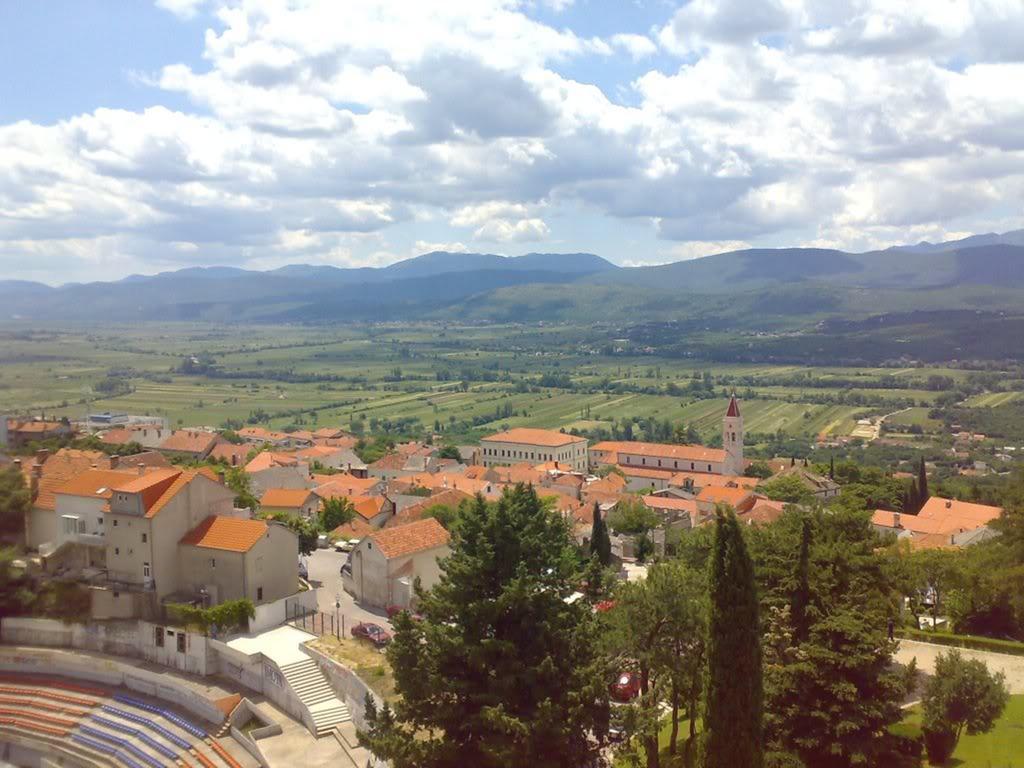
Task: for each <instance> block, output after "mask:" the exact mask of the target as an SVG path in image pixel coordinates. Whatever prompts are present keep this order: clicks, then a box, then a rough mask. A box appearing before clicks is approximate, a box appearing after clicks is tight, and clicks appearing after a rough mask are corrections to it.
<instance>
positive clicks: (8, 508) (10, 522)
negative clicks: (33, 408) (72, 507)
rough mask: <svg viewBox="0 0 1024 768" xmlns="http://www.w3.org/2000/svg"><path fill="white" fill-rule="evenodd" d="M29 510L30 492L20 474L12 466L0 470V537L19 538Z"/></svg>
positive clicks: (30, 502) (23, 531)
mask: <svg viewBox="0 0 1024 768" xmlns="http://www.w3.org/2000/svg"><path fill="white" fill-rule="evenodd" d="M0 418H3V417H0ZM31 508H32V492H31V491H30V490H29V488H28V487H27V486H26V485H25V478H24V476H23V475H22V474H21V472H19V471H18V469H17V468H16V467H14V466H13V465H12V466H10V467H6V468H4V469H2V470H0V536H3V537H5V538H11V537H17V538H21V536H22V535H23V534H24V533H25V515H27V514H28V513H29V510H30V509H31Z"/></svg>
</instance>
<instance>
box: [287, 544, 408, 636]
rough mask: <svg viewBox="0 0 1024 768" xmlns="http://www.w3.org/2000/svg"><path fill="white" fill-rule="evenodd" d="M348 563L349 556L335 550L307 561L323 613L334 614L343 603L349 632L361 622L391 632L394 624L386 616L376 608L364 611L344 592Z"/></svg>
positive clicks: (316, 553) (320, 552)
mask: <svg viewBox="0 0 1024 768" xmlns="http://www.w3.org/2000/svg"><path fill="white" fill-rule="evenodd" d="M346 560H348V553H347V552H335V551H334V549H318V550H316V551H315V552H314V553H313V554H311V555H310V556H309V557H308V558H307V559H306V567H307V568H308V569H309V582H310V584H312V585H313V586H314V587H316V586H319V587H320V591H319V592H318V597H317V599H318V601H319V603H320V610H321V611H323V612H324V613H328V614H333V613H334V612H335V600H337V601H338V602H340V603H341V607H340V608H338V609H337V610H338V613H339V614H340V615H342V616H344V617H345V626H346V628H348V627H351V626H352V625H353V624H357V623H359V622H361V621H370V622H373V623H374V624H379V625H380V626H382V627H384V629H386V630H388V631H389V632H390V631H391V622H389V621H388V617H387V614H386V613H385V612H384V611H382V610H377V609H376V608H372V609H371V608H364V607H363V606H361V605H358V604H357V603H356V601H355V600H354V599H353V597H352V595H350V594H349V593H348V592H346V591H345V590H344V589H342V588H341V566H342V565H344V564H345V561H346Z"/></svg>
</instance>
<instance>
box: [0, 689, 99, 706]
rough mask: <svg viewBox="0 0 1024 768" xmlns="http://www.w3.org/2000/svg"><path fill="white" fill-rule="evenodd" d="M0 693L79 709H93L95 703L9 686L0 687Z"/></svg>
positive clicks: (91, 700) (73, 697)
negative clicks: (62, 703)
mask: <svg viewBox="0 0 1024 768" xmlns="http://www.w3.org/2000/svg"><path fill="white" fill-rule="evenodd" d="M0 693H11V694H17V695H19V696H39V697H41V698H44V699H50V700H52V701H63V702H64V703H66V704H74V705H76V706H79V707H90V708H91V707H95V706H96V704H97V702H96V701H95V700H93V699H82V698H78V697H75V696H66V695H64V694H63V693H55V692H53V691H44V690H41V689H39V688H21V687H15V686H11V685H0Z"/></svg>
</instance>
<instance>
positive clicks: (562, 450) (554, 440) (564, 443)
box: [480, 427, 590, 472]
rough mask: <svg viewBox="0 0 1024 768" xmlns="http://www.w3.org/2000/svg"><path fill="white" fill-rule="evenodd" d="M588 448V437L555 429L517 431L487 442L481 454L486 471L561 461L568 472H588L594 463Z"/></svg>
mask: <svg viewBox="0 0 1024 768" xmlns="http://www.w3.org/2000/svg"><path fill="white" fill-rule="evenodd" d="M587 445H588V441H587V438H585V437H579V436H577V435H570V434H566V433H565V432H557V431H555V430H551V429H529V428H527V427H517V428H515V429H510V430H508V431H507V432H499V433H498V434H496V435H490V436H489V437H485V438H483V439H482V440H481V441H480V453H481V458H482V460H483V464H484V466H485V467H496V466H509V465H512V464H520V463H522V462H524V461H525V462H530V463H531V464H541V463H546V462H554V461H557V462H558V463H559V464H562V465H564V466H565V468H566V469H570V470H574V471H576V472H586V471H587V465H588V464H589V461H590V460H589V455H588V452H587Z"/></svg>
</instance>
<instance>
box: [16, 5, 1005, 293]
mask: <svg viewBox="0 0 1024 768" xmlns="http://www.w3.org/2000/svg"><path fill="white" fill-rule="evenodd" d="M540 2H541V0H450V2H446V3H422V2H419V1H418V0H387V1H386V2H385V0H376V1H371V0H368V1H367V2H361V3H337V2H334V0H295V2H291V3H281V2H278V0H246V2H244V3H240V4H236V3H234V2H228V0H208V2H206V3H205V4H204V3H200V2H191V1H190V0H163V1H162V2H161V3H160V5H161V7H164V8H166V9H167V10H169V11H171V12H173V13H175V14H176V15H178V16H180V17H182V18H187V17H194V15H195V14H196V13H198V12H199V11H200V10H202V11H203V12H206V11H209V12H210V14H211V18H212V19H213V20H212V21H211V23H210V25H209V26H210V27H211V29H210V30H209V31H208V32H207V34H206V37H205V39H204V41H203V42H204V45H205V47H204V51H203V58H202V60H201V62H192V63H178V62H174V61H169V62H166V65H165V66H163V67H162V68H161V69H160V70H159V72H158V73H156V74H155V75H154V76H153V77H152V78H149V77H148V76H146V77H142V76H140V77H138V78H136V84H137V86H138V87H147V88H154V89H157V90H154V91H153V92H152V93H153V94H154V95H155V96H157V97H158V96H159V89H163V90H164V91H167V92H170V93H174V94H176V95H179V96H182V97H184V99H185V101H184V102H183V103H186V104H189V105H190V106H188V107H187V108H184V109H182V110H181V111H175V110H172V109H169V108H167V107H161V106H155V107H150V108H148V109H142V110H137V111H132V110H126V109H109V108H103V107H102V106H101V105H97V108H96V109H94V110H92V111H90V112H87V113H84V114H79V115H75V116H71V117H68V118H67V119H64V120H61V121H58V122H56V123H54V124H51V125H40V124H34V123H31V122H28V121H21V122H14V123H10V124H7V125H0V242H3V243H5V244H6V245H5V248H6V250H4V251H3V252H4V254H5V255H4V256H2V257H0V267H2V268H3V271H4V273H5V274H11V275H13V274H16V273H19V272H22V273H23V272H27V269H26V268H23V267H22V265H23V264H26V263H28V262H30V261H31V260H32V259H33V258H35V257H36V254H38V253H40V252H42V251H44V250H45V249H46V244H47V243H54V244H57V243H59V244H60V245H59V246H58V245H54V247H53V249H52V251H50V252H52V253H54V254H59V255H60V258H63V259H65V263H66V265H68V269H67V270H66V273H67V274H68V275H69V276H74V277H80V276H90V275H93V274H101V273H103V270H97V269H96V264H97V260H100V261H102V262H103V264H104V265H114V264H117V265H120V266H121V267H124V268H129V267H130V268H131V269H133V270H135V271H142V270H141V268H144V267H145V265H146V264H147V263H148V264H150V265H151V266H153V265H157V264H159V265H160V266H161V267H163V268H166V267H167V266H168V265H173V264H176V263H182V264H185V263H213V261H216V260H219V261H222V262H226V263H246V264H280V263H287V261H288V260H290V261H294V260H296V259H299V258H301V259H302V260H310V261H315V260H326V261H323V262H322V263H349V262H350V263H360V260H366V261H368V262H369V261H372V262H373V263H383V262H382V260H384V261H386V260H387V259H389V258H391V259H397V258H403V257H405V256H406V255H408V253H409V252H411V251H414V250H419V246H420V244H421V243H422V244H423V245H424V246H429V245H443V246H445V249H446V250H453V249H456V248H458V247H461V248H466V246H465V243H471V245H472V243H473V241H480V242H483V243H489V244H501V243H515V242H530V241H533V242H536V241H544V240H548V239H549V236H550V228H549V222H552V223H553V222H556V221H557V222H558V235H559V240H560V241H567V242H569V243H572V238H573V236H574V235H580V236H582V235H586V234H587V233H582V232H577V231H576V230H575V229H574V227H581V226H582V225H580V224H574V221H573V218H574V216H576V215H577V214H578V212H579V211H586V214H587V216H593V217H597V218H599V219H603V220H605V223H608V231H610V232H614V231H615V230H616V226H615V225H616V222H618V221H621V220H630V221H634V222H639V223H640V224H637V225H636V226H641V225H642V226H645V227H648V229H647V232H649V233H651V234H650V236H651V237H652V238H654V237H661V238H662V239H664V240H666V241H667V242H666V243H665V245H664V246H662V247H659V246H658V245H657V244H655V245H654V246H652V247H650V248H649V251H650V253H649V254H639V255H636V256H634V257H633V258H635V259H637V260H638V261H642V260H643V259H644V258H645V257H649V258H651V259H655V260H656V259H659V258H663V257H664V258H674V257H678V258H687V257H692V256H696V255H701V254H702V253H703V252H704V251H705V250H706V249H716V248H726V247H727V246H728V247H731V246H732V245H734V244H736V243H746V242H754V243H758V244H764V243H766V242H767V243H772V244H799V243H800V242H807V243H810V242H822V243H825V242H827V243H830V244H833V245H836V246H840V247H842V246H844V245H846V246H849V247H851V248H852V247H860V246H863V245H865V244H867V245H868V246H869V247H870V246H871V244H873V243H880V242H883V241H884V242H888V243H891V242H893V241H899V240H902V239H904V237H903V235H902V234H901V233H907V238H908V239H909V238H916V237H925V236H926V237H929V238H930V237H933V236H934V237H936V238H938V237H941V236H942V235H943V234H944V233H948V232H963V231H969V230H972V229H982V228H986V227H987V228H989V229H993V228H996V226H997V224H999V223H1000V222H1003V223H1005V224H1006V226H1005V227H1004V228H1016V227H1019V226H1020V222H1019V221H1014V220H1013V217H1012V215H1011V213H1010V212H1012V211H1019V210H1020V206H1019V201H1020V200H1021V199H1022V198H1024V134H1022V132H1021V131H1020V125H1022V124H1024V102H1022V100H1021V99H1020V98H1017V97H1014V96H1013V94H1014V93H1015V91H1014V90H1013V86H1014V84H1016V83H1018V82H1022V81H1024V48H1022V47H1021V46H1020V43H1019V41H1020V40H1021V39H1024V5H1022V4H1021V3H1020V2H1019V0H906V2H900V3H892V2H889V0H856V1H855V2H846V1H838V0H767V1H766V2H764V3H757V4H751V3H748V2H745V1H744V0H693V1H692V2H690V3H687V4H685V5H681V6H680V7H679V8H678V9H676V10H674V11H667V12H666V17H665V21H664V23H663V24H660V25H658V28H656V29H653V30H651V31H650V36H649V37H648V36H645V35H642V34H637V33H636V32H635V31H627V30H621V31H618V32H616V31H614V30H613V31H612V32H611V33H610V34H608V35H607V36H606V37H605V38H604V39H603V40H598V39H593V38H588V37H584V36H581V35H579V34H578V33H576V32H574V31H573V30H572V26H573V23H574V21H575V20H574V18H573V14H575V13H577V12H580V13H584V12H591V11H592V9H591V8H589V6H588V7H584V6H579V5H578V6H577V7H574V8H566V7H564V6H566V5H568V4H567V3H564V2H559V0H555V3H554V4H555V5H556V6H563V7H561V8H556V10H561V11H563V12H564V15H561V16H559V17H558V23H557V25H552V24H546V23H543V22H542V21H540V20H538V18H542V17H545V15H544V14H539V15H538V14H537V13H536V11H538V9H540V5H538V3H540ZM169 21H170V19H169ZM191 27H192V25H187V26H181V27H173V28H172V29H171V31H172V32H174V31H175V30H177V31H179V32H181V33H183V34H184V33H188V34H191V33H192V31H191ZM185 30H189V31H187V32H186V31H185ZM655 41H656V42H657V43H658V45H660V46H661V48H662V52H661V55H656V54H657V53H658V52H657V51H656V50H655ZM617 52H621V54H624V55H608V54H616V53H617ZM665 53H668V54H670V55H669V56H666V55H665ZM673 53H674V54H678V55H679V57H678V58H674V57H672V56H671V54H673ZM626 55H628V56H629V57H631V58H632V59H633V61H628V60H627V59H626ZM588 57H590V58H588ZM666 60H668V61H671V62H672V63H671V65H670V66H666V65H665V61H666ZM592 61H594V62H596V63H597V64H598V65H599V66H598V67H596V68H595V72H596V71H597V70H598V69H599V70H601V71H602V72H604V71H606V70H608V69H612V68H614V67H621V68H622V70H621V71H623V72H625V71H629V72H630V75H629V77H630V78H632V82H628V83H624V84H622V85H621V90H614V91H613V90H612V88H610V87H607V86H605V87H601V86H600V85H599V84H598V83H596V82H590V81H588V77H589V76H590V72H591V69H590V67H589V66H588V65H589V63H591V62H592ZM569 65H571V69H570V68H569ZM643 69H646V70H647V71H642V70H643ZM570 71H571V72H572V73H573V76H571V77H570V76H569V75H568V74H567V73H568V72H570ZM637 71H639V74H637V75H636V76H635V77H634V76H633V74H632V73H634V72H637ZM594 77H597V74H595V75H594ZM612 79H614V78H612ZM602 82H603V81H602ZM147 83H148V85H147ZM609 222H610V223H609ZM428 241H429V242H428ZM90 243H91V244H93V245H92V246H91V247H90V245H89V244H90ZM182 244H185V245H182ZM616 245H617V244H616V243H615V242H609V246H608V247H609V251H610V253H609V255H613V254H614V253H615V247H616ZM571 247H575V246H571ZM631 252H632V250H631ZM111 268H112V267H111ZM104 269H106V266H104ZM76 270H77V271H76Z"/></svg>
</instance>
